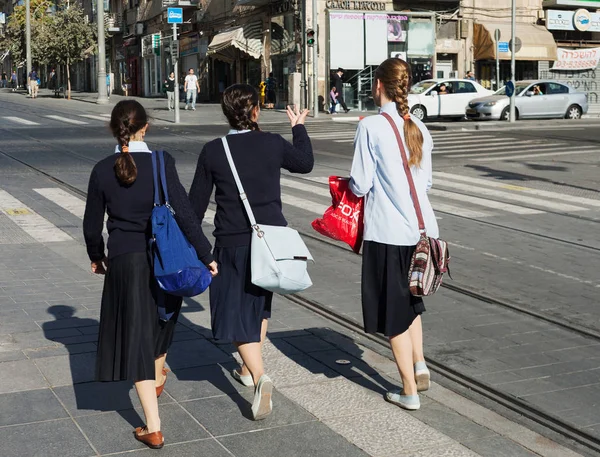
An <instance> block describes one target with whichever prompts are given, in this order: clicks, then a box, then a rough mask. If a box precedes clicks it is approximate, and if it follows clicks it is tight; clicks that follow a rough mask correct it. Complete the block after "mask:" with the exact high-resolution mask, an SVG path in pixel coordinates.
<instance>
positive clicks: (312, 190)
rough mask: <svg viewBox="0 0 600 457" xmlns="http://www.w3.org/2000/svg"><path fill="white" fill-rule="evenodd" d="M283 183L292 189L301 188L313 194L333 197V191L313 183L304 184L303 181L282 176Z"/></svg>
mask: <svg viewBox="0 0 600 457" xmlns="http://www.w3.org/2000/svg"><path fill="white" fill-rule="evenodd" d="M281 185H283V186H285V187H291V188H292V189H297V190H301V191H303V192H310V193H311V194H315V195H319V196H321V197H326V198H331V193H330V192H329V190H328V189H325V188H324V187H318V186H314V185H312V184H304V183H302V182H299V181H293V180H291V179H287V178H281Z"/></svg>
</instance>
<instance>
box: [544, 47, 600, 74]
mask: <svg viewBox="0 0 600 457" xmlns="http://www.w3.org/2000/svg"><path fill="white" fill-rule="evenodd" d="M556 54H557V57H558V60H557V61H556V62H554V66H553V67H552V70H595V69H596V67H598V61H600V48H588V49H563V48H558V49H557V53H556Z"/></svg>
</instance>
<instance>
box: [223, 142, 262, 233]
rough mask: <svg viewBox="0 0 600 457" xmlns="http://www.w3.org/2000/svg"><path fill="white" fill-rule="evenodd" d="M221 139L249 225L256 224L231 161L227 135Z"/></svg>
mask: <svg viewBox="0 0 600 457" xmlns="http://www.w3.org/2000/svg"><path fill="white" fill-rule="evenodd" d="M221 141H222V142H223V148H224V149H225V155H226V156H227V162H229V167H230V168H231V172H232V173H233V179H234V180H235V185H236V186H237V188H238V192H239V193H240V198H241V199H242V203H243V204H244V208H245V209H246V214H247V215H248V219H249V220H250V226H251V227H254V226H255V225H256V219H255V218H254V213H253V212H252V207H251V206H250V202H249V201H248V197H247V195H246V192H245V191H244V186H243V185H242V181H241V180H240V175H239V174H238V171H237V168H236V167H235V163H234V162H233V157H232V156H231V150H230V149H229V143H228V141H227V137H226V136H224V137H223V138H221Z"/></svg>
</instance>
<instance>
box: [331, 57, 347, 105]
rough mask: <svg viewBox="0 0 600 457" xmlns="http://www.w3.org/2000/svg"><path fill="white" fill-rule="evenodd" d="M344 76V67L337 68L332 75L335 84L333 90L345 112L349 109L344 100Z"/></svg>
mask: <svg viewBox="0 0 600 457" xmlns="http://www.w3.org/2000/svg"><path fill="white" fill-rule="evenodd" d="M343 76H344V69H343V68H338V69H337V71H336V72H335V74H334V75H333V85H334V86H335V90H336V92H337V102H338V103H339V104H340V105H341V106H342V108H343V109H344V112H345V113H347V112H348V111H350V109H349V108H348V107H347V106H346V102H345V101H344V80H343V79H342V77H343Z"/></svg>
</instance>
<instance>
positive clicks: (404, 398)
mask: <svg viewBox="0 0 600 457" xmlns="http://www.w3.org/2000/svg"><path fill="white" fill-rule="evenodd" d="M385 399H386V401H388V402H390V403H393V404H394V405H396V406H399V407H400V408H402V409H407V410H409V411H416V410H418V409H419V408H420V407H421V400H419V396H418V395H402V392H401V391H399V390H398V391H395V392H387V393H386V394H385Z"/></svg>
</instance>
